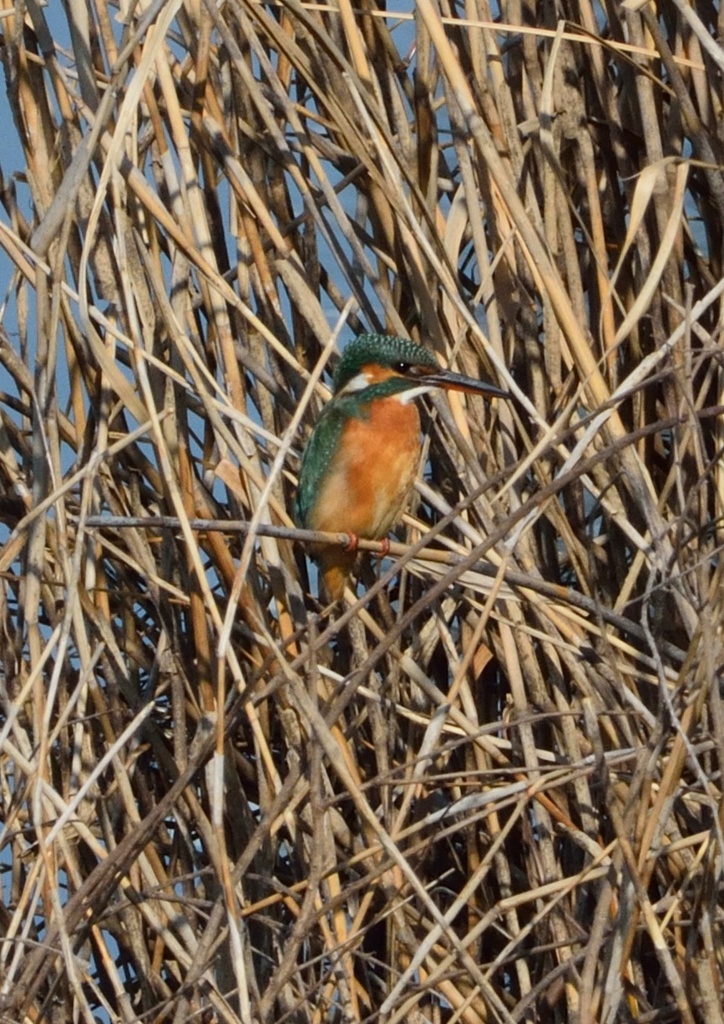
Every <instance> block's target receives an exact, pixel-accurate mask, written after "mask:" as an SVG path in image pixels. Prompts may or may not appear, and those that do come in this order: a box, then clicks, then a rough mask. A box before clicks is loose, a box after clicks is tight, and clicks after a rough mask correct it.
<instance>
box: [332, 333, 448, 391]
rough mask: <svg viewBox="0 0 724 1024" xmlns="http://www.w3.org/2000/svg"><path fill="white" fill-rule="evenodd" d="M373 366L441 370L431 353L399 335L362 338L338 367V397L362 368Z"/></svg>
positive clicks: (336, 384)
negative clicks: (399, 365)
mask: <svg viewBox="0 0 724 1024" xmlns="http://www.w3.org/2000/svg"><path fill="white" fill-rule="evenodd" d="M370 363H376V364H377V365H381V366H392V365H393V364H394V363H411V364H412V365H413V366H429V367H430V368H431V369H435V370H437V369H439V364H438V362H437V360H436V359H435V357H434V356H433V354H432V352H428V350H427V349H426V348H423V346H422V345H418V344H417V342H415V341H410V339H409V338H399V337H398V336H397V335H396V334H360V336H359V337H358V338H355V340H354V341H351V342H350V343H349V345H348V346H347V348H346V349H345V350H344V353H343V355H342V358H341V360H340V362H339V365H338V366H337V369H336V371H335V374H334V391H335V393H336V392H338V391H339V390H340V389H341V388H343V387H344V386H345V384H347V383H348V382H349V381H350V380H352V378H353V377H356V376H357V374H358V373H359V372H360V370H361V369H362V367H363V366H368V365H369V364H370Z"/></svg>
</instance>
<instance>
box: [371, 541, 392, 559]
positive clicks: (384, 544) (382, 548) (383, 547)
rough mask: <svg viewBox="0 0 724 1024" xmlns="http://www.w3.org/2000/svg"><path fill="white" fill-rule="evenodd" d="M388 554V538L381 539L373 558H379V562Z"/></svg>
mask: <svg viewBox="0 0 724 1024" xmlns="http://www.w3.org/2000/svg"><path fill="white" fill-rule="evenodd" d="M389 553H390V538H389V537H383V538H382V540H381V541H380V550H379V551H378V552H377V554H376V556H375V557H376V558H379V559H380V561H381V560H382V559H383V558H384V557H385V555H389Z"/></svg>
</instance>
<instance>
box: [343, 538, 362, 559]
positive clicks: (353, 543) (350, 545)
mask: <svg viewBox="0 0 724 1024" xmlns="http://www.w3.org/2000/svg"><path fill="white" fill-rule="evenodd" d="M358 547H359V537H358V536H357V534H356V533H348V534H347V543H346V544H345V547H344V550H345V551H348V552H349V553H350V554H351V553H352V552H353V551H356V550H357V548H358Z"/></svg>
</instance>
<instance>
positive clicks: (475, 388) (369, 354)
mask: <svg viewBox="0 0 724 1024" xmlns="http://www.w3.org/2000/svg"><path fill="white" fill-rule="evenodd" d="M333 387H334V394H335V397H336V396H338V395H356V396H358V397H359V398H360V399H366V398H367V397H368V395H369V397H370V398H372V397H380V398H382V397H386V396H390V395H395V394H396V395H399V396H400V400H401V401H403V402H406V401H408V400H410V399H412V398H415V397H417V396H418V395H423V394H425V393H426V392H428V391H432V390H433V389H435V388H444V389H445V390H448V391H471V392H474V393H477V394H481V395H485V396H487V397H488V398H495V397H497V398H509V397H510V394H509V392H507V391H502V390H501V389H500V388H496V387H494V386H493V385H492V384H488V383H487V382H486V381H482V380H475V379H474V378H472V377H463V376H461V375H460V374H458V373H452V371H450V370H445V369H443V367H441V366H440V364H439V363H438V361H437V360H436V359H435V356H434V355H433V354H432V352H429V351H428V350H427V349H426V348H424V347H423V346H422V345H418V344H417V342H415V341H411V340H410V339H409V338H400V337H398V336H397V335H395V334H361V335H360V336H359V337H358V338H356V339H355V340H354V341H352V342H350V344H349V345H348V346H347V348H346V349H345V350H344V354H343V355H342V358H341V360H340V362H339V365H338V366H337V370H336V372H335V374H334V382H333Z"/></svg>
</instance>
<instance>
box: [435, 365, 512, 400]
mask: <svg viewBox="0 0 724 1024" xmlns="http://www.w3.org/2000/svg"><path fill="white" fill-rule="evenodd" d="M418 379H419V381H420V384H427V385H429V386H430V387H433V388H444V389H445V391H468V392H470V393H471V394H474V395H483V396H484V397H485V398H512V397H513V396H512V394H511V393H510V391H504V390H503V388H496V386H495V385H494V384H489V383H488V382H487V381H486V380H475V378H474V377H465V376H463V374H461V373H453V371H452V370H445V369H443V368H442V367H440V369H439V370H434V371H433V372H432V373H425V374H420V376H419V378H418Z"/></svg>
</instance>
